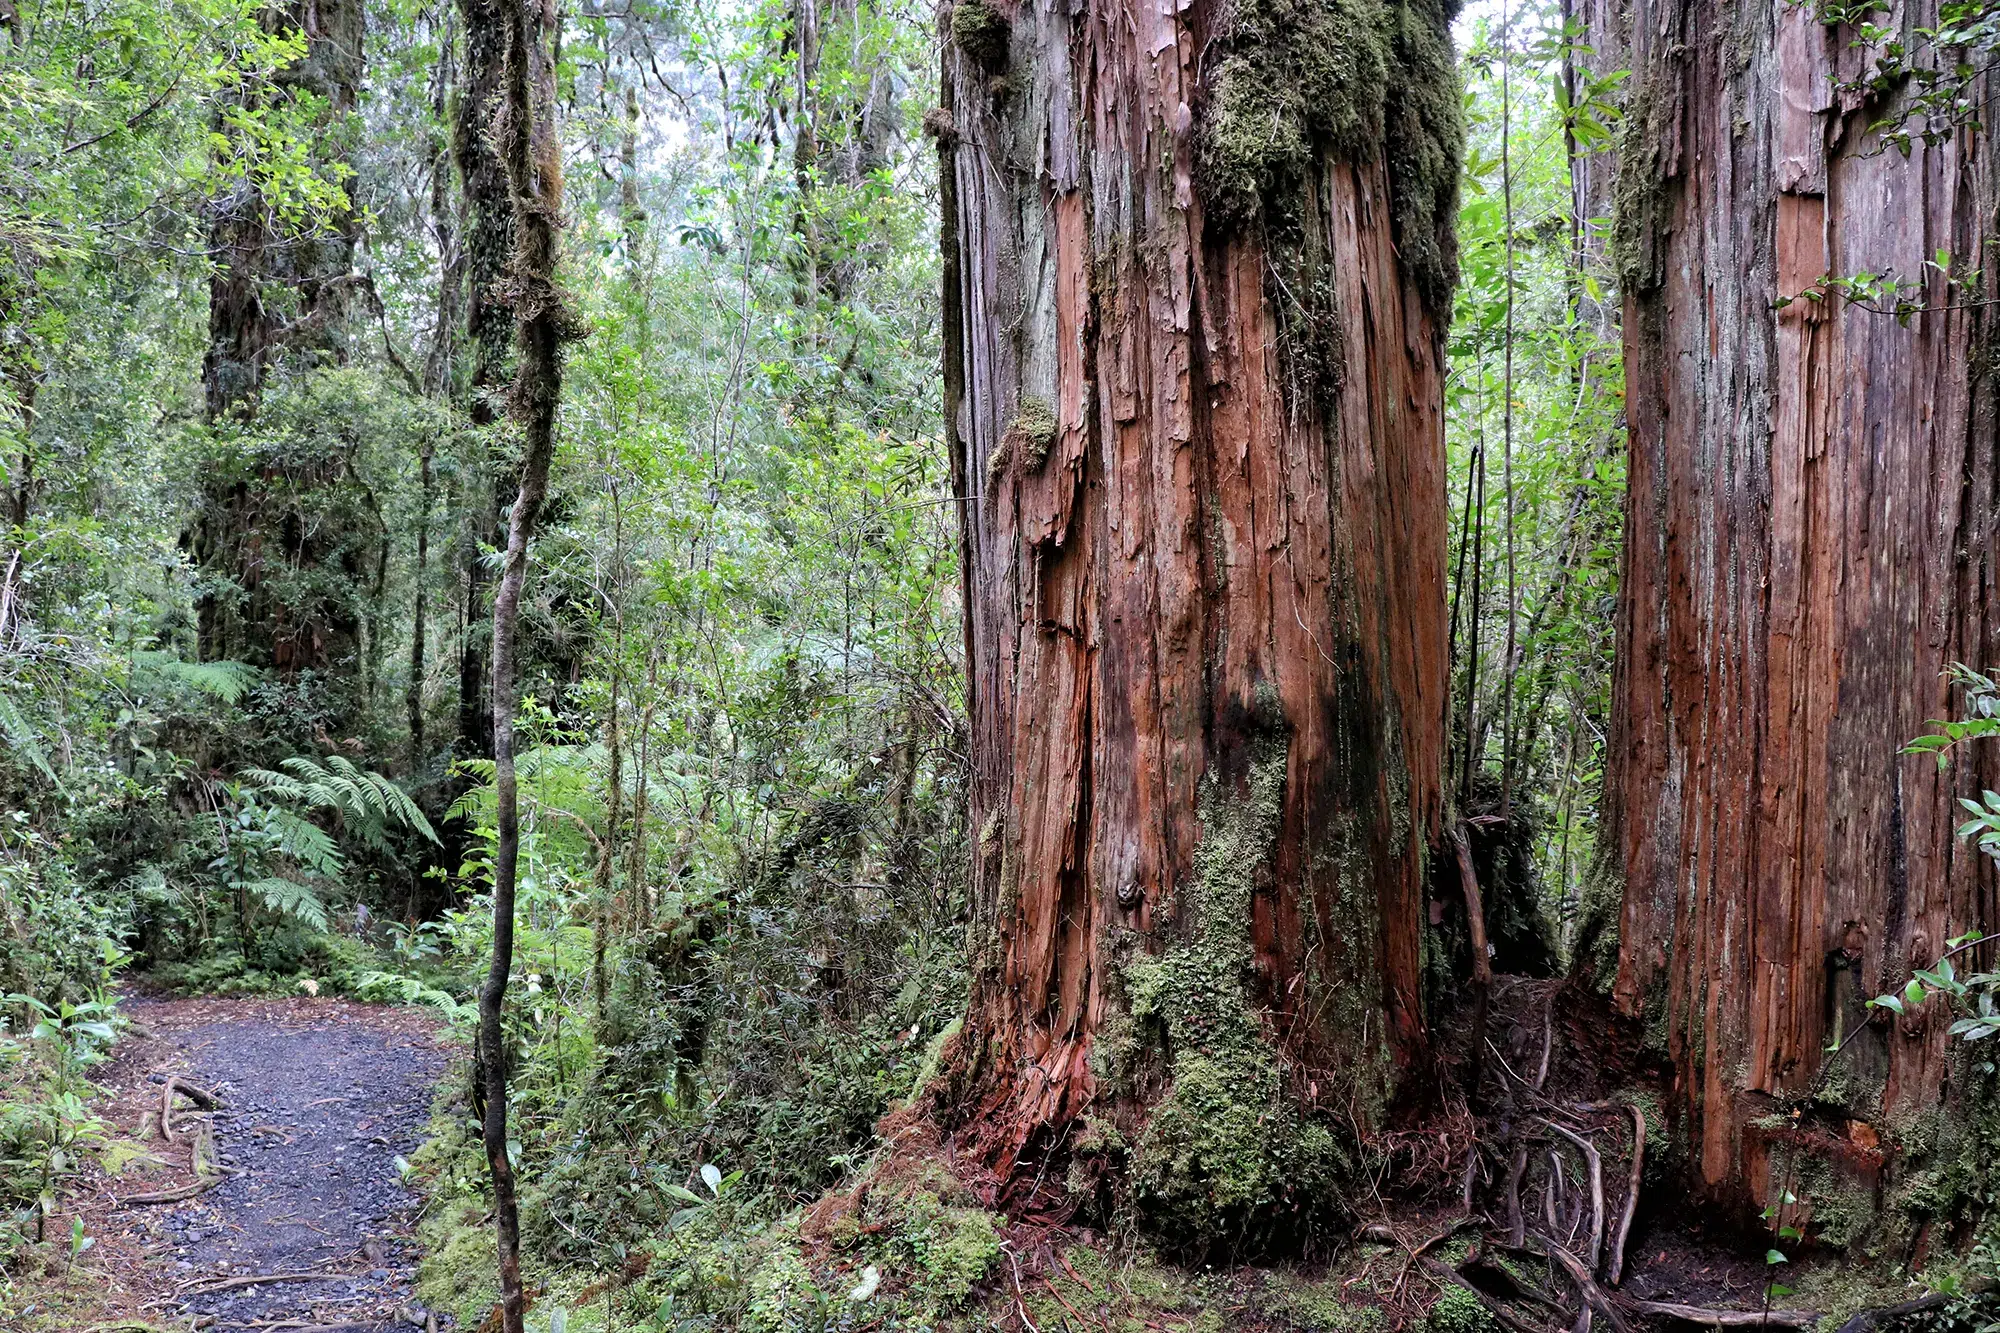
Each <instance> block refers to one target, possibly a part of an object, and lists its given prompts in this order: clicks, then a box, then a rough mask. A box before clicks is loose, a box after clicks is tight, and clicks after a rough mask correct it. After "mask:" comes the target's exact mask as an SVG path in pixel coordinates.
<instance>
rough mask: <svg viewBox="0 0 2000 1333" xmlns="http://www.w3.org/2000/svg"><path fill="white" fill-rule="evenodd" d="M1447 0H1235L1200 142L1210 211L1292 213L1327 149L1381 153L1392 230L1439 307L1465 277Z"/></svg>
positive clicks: (1258, 215) (1288, 224)
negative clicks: (1458, 226) (1456, 228)
mask: <svg viewBox="0 0 2000 1333" xmlns="http://www.w3.org/2000/svg"><path fill="white" fill-rule="evenodd" d="M1455 8H1456V6H1455V5H1452V4H1448V3H1444V2H1443V0H1240V2H1239V3H1238V4H1237V6H1236V8H1235V12H1234V16H1233V21H1232V23H1231V26H1230V30H1229V35H1228V38H1227V54H1226V55H1225V56H1224V57H1223V59H1222V61H1221V63H1220V65H1219V66H1218V67H1217V69H1216V73H1215V78H1214V81H1213V83H1212V85H1211V88H1210V93H1209V101H1208V107H1207V111H1206V115H1205V117H1204V121H1203V125H1202V129H1201V134H1200V139H1199V142H1198V145H1197V160H1198V163H1199V167H1200V171H1201V174H1202V178H1203V185H1204V188H1205V193H1206V197H1207V199H1208V204H1209V209H1210V212H1211V215H1212V216H1214V217H1215V218H1216V219H1217V220H1218V221H1220V222H1221V223H1223V224H1224V225H1247V224H1251V223H1254V222H1257V221H1258V220H1260V219H1261V220H1262V221H1264V222H1265V224H1266V225H1267V226H1268V227H1270V228H1271V229H1272V230H1274V231H1285V230H1290V229H1292V228H1293V227H1294V226H1295V223H1296V215H1297V212H1298V207H1297V200H1298V198H1299V196H1300V195H1301V193H1302V192H1303V191H1304V189H1305V188H1306V185H1307V183H1308V182H1309V180H1310V178H1311V175H1312V173H1313V172H1314V171H1315V170H1316V169H1317V167H1318V165H1319V163H1320V160H1321V155H1322V154H1325V153H1331V154H1332V155H1334V156H1335V157H1339V158H1345V159H1348V160H1352V161H1372V160H1374V158H1375V155H1376V154H1377V153H1378V152H1379V153H1382V154H1384V155H1385V157H1386V163H1387V166H1388V171H1389V179H1390V184H1391V187H1392V193H1393V199H1392V215H1393V218H1394V221H1395V232H1396V242H1397V246H1398V250H1399V252H1400V254H1401V256H1402V260H1403V265H1404V268H1405V269H1406V270H1407V271H1408V272H1409V273H1410V275H1411V277H1412V278H1413V279H1414V280H1415V282H1416V283H1417V286H1418V289H1419V290H1420V291H1421V292H1422V294H1423V296H1424V299H1425V301H1426V302H1427V303H1428V304H1429V306H1430V308H1431V310H1432V311H1433V313H1437V314H1442V313H1443V312H1445V311H1446V310H1448V309H1449V306H1450V300H1451V289H1452V287H1453V285H1454V284H1455V283H1456V282H1457V278H1458V257H1457V246H1456V242H1455V240H1454V233H1453V225H1454V222H1455V220H1456V215H1457V211H1458V178H1459V162H1460V159H1461V157H1462V156H1463V153H1464V145H1465V124H1464V114H1463V108H1462V106H1461V99H1460V93H1459V81H1458V65H1457V60H1456V59H1455V57H1454V53H1453V51H1452V45H1451V35H1450V16H1451V13H1452V11H1453V10H1454V9H1455Z"/></svg>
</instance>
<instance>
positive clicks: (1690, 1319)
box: [1624, 1296, 1921, 1333]
mask: <svg viewBox="0 0 2000 1333" xmlns="http://www.w3.org/2000/svg"><path fill="white" fill-rule="evenodd" d="M1624 1300H1625V1304H1626V1305H1627V1306H1629V1307H1631V1309H1633V1310H1634V1311H1636V1312H1637V1313H1639V1314H1651V1315H1663V1316H1665V1317H1666V1318H1668V1319H1679V1320H1682V1321H1684V1322H1686V1323H1690V1324H1707V1325H1708V1326H1709V1327H1711V1328H1755V1327H1761V1326H1762V1325H1765V1324H1769V1325H1770V1326H1771V1327H1773V1328H1805V1327H1808V1326H1809V1325H1811V1324H1812V1322H1813V1321H1814V1320H1816V1319H1818V1318H1819V1316H1818V1315H1817V1314H1815V1313H1814V1312H1813V1311H1811V1310H1711V1309H1708V1308H1706V1307H1704V1306H1699V1305H1677V1304H1675V1303H1674V1302H1672V1301H1638V1300H1633V1299H1632V1298H1631V1297H1629V1296H1627V1297H1625V1298H1624ZM1916 1303H1917V1304H1921V1302H1916ZM1850 1322H1851V1321H1850ZM1842 1333H1845V1326H1843V1328H1842Z"/></svg>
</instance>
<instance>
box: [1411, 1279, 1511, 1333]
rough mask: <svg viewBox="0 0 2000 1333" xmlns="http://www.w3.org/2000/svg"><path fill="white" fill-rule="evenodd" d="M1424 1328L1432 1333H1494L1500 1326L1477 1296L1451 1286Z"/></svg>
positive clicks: (1433, 1308) (1432, 1309)
mask: <svg viewBox="0 0 2000 1333" xmlns="http://www.w3.org/2000/svg"><path fill="white" fill-rule="evenodd" d="M1424 1327H1425V1328H1427V1329H1429V1330H1430V1333H1493V1330H1495V1329H1497V1328H1498V1327H1499V1324H1498V1323H1497V1322H1496V1321H1495V1320H1494V1318H1493V1312H1492V1311H1491V1310H1488V1309H1487V1308H1486V1307H1485V1306H1484V1305H1483V1304H1481V1303H1480V1300H1479V1298H1478V1297H1477V1296H1474V1295H1473V1294H1472V1293H1471V1292H1469V1291H1467V1290H1466V1289H1465V1288H1464V1287H1460V1286H1450V1287H1446V1288H1445V1289H1444V1292H1443V1294H1441V1295H1440V1296H1439V1297H1438V1298H1437V1304H1436V1305H1433V1306H1432V1307H1431V1312H1430V1315H1429V1317H1428V1318H1427V1319H1425V1321H1424Z"/></svg>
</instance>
